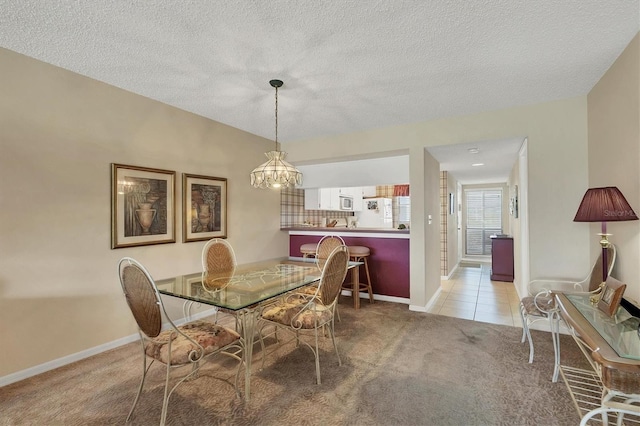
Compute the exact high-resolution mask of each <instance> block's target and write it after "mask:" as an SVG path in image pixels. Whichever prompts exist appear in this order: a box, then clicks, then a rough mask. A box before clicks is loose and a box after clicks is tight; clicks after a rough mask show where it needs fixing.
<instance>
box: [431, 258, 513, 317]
mask: <svg viewBox="0 0 640 426" xmlns="http://www.w3.org/2000/svg"><path fill="white" fill-rule="evenodd" d="M473 263H475V264H479V265H480V267H468V266H460V267H458V269H456V271H455V272H454V274H453V275H452V276H451V278H450V279H449V280H442V283H441V286H442V288H441V291H440V295H439V296H438V299H437V300H436V302H435V303H434V305H433V306H432V307H431V309H430V310H429V312H431V313H434V314H439V315H446V316H450V317H456V318H464V319H469V320H474V321H482V322H488V323H493V324H503V325H511V326H514V327H522V322H521V320H520V312H519V310H518V309H519V308H518V306H519V303H520V299H519V298H518V293H517V292H516V289H515V287H514V286H513V283H509V282H502V281H491V279H490V278H489V276H490V274H491V272H490V269H491V264H490V263H486V262H464V263H463V264H465V265H468V264H473Z"/></svg>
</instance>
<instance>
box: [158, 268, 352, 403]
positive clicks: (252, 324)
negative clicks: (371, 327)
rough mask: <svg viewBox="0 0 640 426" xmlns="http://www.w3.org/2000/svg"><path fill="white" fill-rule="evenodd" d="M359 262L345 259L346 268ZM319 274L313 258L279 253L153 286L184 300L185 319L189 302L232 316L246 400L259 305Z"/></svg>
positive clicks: (303, 285) (309, 280) (175, 278)
mask: <svg viewBox="0 0 640 426" xmlns="http://www.w3.org/2000/svg"><path fill="white" fill-rule="evenodd" d="M360 264H361V262H349V268H354V267H355V266H359V265H360ZM357 269H358V268H355V269H354V270H356V271H357ZM320 276H321V271H320V269H319V268H318V265H317V262H316V260H315V259H313V258H301V257H283V258H276V259H271V260H266V261H261V262H255V263H249V264H243V265H237V266H235V267H234V269H233V270H231V271H228V272H225V273H218V274H206V273H202V272H197V273H192V274H186V275H180V276H176V277H173V278H168V279H163V280H157V281H156V286H157V287H158V291H159V292H160V293H162V294H166V295H168V296H174V297H178V298H180V299H184V300H185V304H184V307H185V309H184V312H185V317H186V318H187V319H188V318H189V316H190V307H191V306H192V304H193V303H202V304H207V305H211V306H215V307H216V308H218V309H219V310H221V311H223V312H228V313H231V314H233V315H235V316H236V319H237V321H238V325H239V326H240V333H241V335H242V339H243V340H244V346H245V348H244V352H243V360H244V362H245V366H246V370H245V399H246V400H247V401H249V400H250V382H251V360H252V357H253V346H254V343H255V333H256V326H257V322H258V320H259V318H260V314H261V310H262V309H261V308H262V307H263V306H264V305H266V304H268V303H269V302H271V301H273V300H275V299H276V298H278V297H279V296H281V295H283V294H285V293H288V292H291V291H294V290H297V289H299V288H301V287H305V286H308V285H311V284H313V283H316V282H318V281H319V280H320Z"/></svg>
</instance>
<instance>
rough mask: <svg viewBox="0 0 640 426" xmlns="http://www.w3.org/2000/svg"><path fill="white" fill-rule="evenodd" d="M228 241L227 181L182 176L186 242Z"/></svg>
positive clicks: (198, 176)
mask: <svg viewBox="0 0 640 426" xmlns="http://www.w3.org/2000/svg"><path fill="white" fill-rule="evenodd" d="M211 238H227V179H226V178H220V177H213V176H202V175H194V174H189V173H184V174H183V175H182V241H183V242H185V243H187V242H191V241H204V240H210V239H211Z"/></svg>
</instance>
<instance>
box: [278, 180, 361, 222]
mask: <svg viewBox="0 0 640 426" xmlns="http://www.w3.org/2000/svg"><path fill="white" fill-rule="evenodd" d="M348 216H353V212H341V211H330V210H305V209H304V189H298V188H283V189H282V190H281V191H280V228H291V227H296V226H301V225H303V224H304V223H310V224H312V225H315V226H319V225H320V222H321V221H322V218H323V217H326V218H327V219H338V218H343V217H348Z"/></svg>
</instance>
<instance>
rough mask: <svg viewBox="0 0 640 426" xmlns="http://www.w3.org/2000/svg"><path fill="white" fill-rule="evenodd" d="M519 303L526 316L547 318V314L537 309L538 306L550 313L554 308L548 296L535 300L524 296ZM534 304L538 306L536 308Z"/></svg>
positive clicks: (553, 303) (552, 301) (551, 299)
mask: <svg viewBox="0 0 640 426" xmlns="http://www.w3.org/2000/svg"><path fill="white" fill-rule="evenodd" d="M520 303H521V304H522V306H523V308H524V311H525V312H526V313H527V314H528V315H533V316H536V317H546V316H547V313H546V312H544V311H541V310H540V309H538V306H540V307H541V308H543V309H545V310H547V311H552V310H553V309H555V306H556V305H555V302H554V300H553V298H551V297H549V296H538V297H537V298H536V297H534V296H526V297H523V298H522V300H521V301H520ZM536 303H537V304H538V306H536Z"/></svg>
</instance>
